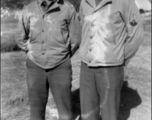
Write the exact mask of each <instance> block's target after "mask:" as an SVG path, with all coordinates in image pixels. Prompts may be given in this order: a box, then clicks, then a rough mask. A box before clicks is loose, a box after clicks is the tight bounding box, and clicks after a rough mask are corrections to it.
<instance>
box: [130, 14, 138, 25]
mask: <svg viewBox="0 0 152 120" xmlns="http://www.w3.org/2000/svg"><path fill="white" fill-rule="evenodd" d="M130 25H131V26H136V25H137V18H136V16H135V15H134V14H133V16H132V18H131V20H130Z"/></svg>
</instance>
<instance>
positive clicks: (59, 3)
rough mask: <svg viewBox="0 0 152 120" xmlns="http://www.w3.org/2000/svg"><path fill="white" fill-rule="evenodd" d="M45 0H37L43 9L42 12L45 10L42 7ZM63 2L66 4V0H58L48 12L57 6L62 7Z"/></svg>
mask: <svg viewBox="0 0 152 120" xmlns="http://www.w3.org/2000/svg"><path fill="white" fill-rule="evenodd" d="M43 1H45V0H37V3H38V6H39V8H40V9H41V11H42V12H43V10H42V8H41V4H42V2H43ZM63 4H64V0H57V1H56V2H55V3H54V4H53V6H51V7H50V8H49V9H48V11H47V12H49V11H51V10H53V9H56V8H60V7H61V5H63ZM47 12H46V13H47ZM43 13H44V12H43Z"/></svg>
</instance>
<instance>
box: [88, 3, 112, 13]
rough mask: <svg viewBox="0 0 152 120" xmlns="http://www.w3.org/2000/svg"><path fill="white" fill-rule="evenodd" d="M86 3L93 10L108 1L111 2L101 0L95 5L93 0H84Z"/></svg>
mask: <svg viewBox="0 0 152 120" xmlns="http://www.w3.org/2000/svg"><path fill="white" fill-rule="evenodd" d="M85 1H86V3H87V4H89V5H90V7H92V8H93V9H94V10H95V11H96V10H98V9H100V8H101V7H103V6H104V5H105V4H107V3H108V2H112V0H102V1H101V2H100V3H99V4H98V5H97V6H96V2H95V0H85Z"/></svg>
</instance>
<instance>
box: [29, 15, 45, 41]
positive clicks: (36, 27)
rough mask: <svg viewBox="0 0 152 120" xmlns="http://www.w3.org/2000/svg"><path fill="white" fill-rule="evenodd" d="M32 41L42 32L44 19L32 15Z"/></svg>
mask: <svg viewBox="0 0 152 120" xmlns="http://www.w3.org/2000/svg"><path fill="white" fill-rule="evenodd" d="M29 21H30V35H29V37H30V42H33V41H34V40H35V39H36V38H37V37H38V35H39V34H40V32H41V29H42V28H41V25H42V21H41V20H40V18H39V17H36V16H31V17H30V20H29Z"/></svg>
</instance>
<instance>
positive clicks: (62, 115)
mask: <svg viewBox="0 0 152 120" xmlns="http://www.w3.org/2000/svg"><path fill="white" fill-rule="evenodd" d="M26 66H27V88H28V97H29V103H30V120H45V111H46V105H47V101H48V95H49V89H50V90H51V93H52V96H53V98H54V102H55V104H56V107H57V110H58V114H59V115H58V116H59V119H58V120H72V110H71V109H72V108H71V106H72V105H71V86H72V85H71V80H72V76H71V75H72V69H71V61H70V59H67V60H66V61H65V62H63V63H62V64H60V65H59V66H57V67H55V68H53V69H47V70H46V69H42V68H40V67H39V66H37V65H36V64H34V63H33V62H32V61H31V60H30V59H27V61H26Z"/></svg>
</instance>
